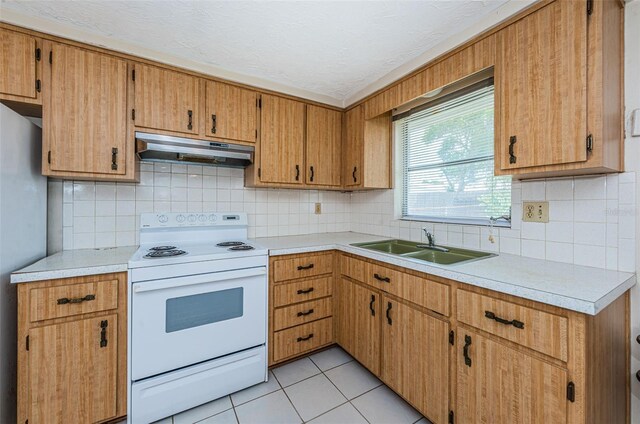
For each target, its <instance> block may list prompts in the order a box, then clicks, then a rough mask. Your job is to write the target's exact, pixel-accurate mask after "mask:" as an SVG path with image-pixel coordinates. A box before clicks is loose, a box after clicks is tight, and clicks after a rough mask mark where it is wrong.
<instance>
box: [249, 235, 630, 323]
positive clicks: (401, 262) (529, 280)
mask: <svg viewBox="0 0 640 424" xmlns="http://www.w3.org/2000/svg"><path fill="white" fill-rule="evenodd" d="M388 239H389V238H388V237H381V236H372V235H368V234H359V233H325V234H312V235H303V236H286V237H265V238H259V239H256V242H258V243H260V244H262V245H263V246H265V247H266V248H268V249H269V255H270V256H278V255H288V254H294V253H307V252H314V251H322V250H330V249H335V250H339V251H342V252H346V253H352V254H354V255H360V256H364V257H366V258H369V259H373V260H377V261H381V262H386V263H388V264H392V265H397V266H400V267H404V268H409V269H412V270H415V271H419V272H424V273H426V274H431V275H435V276H438V277H442V278H448V279H451V280H456V281H460V282H462V283H467V284H470V285H473V286H477V287H482V288H486V289H489V290H495V291H498V292H501V293H506V294H510V295H513V296H518V297H522V298H525V299H530V300H535V301H537V302H542V303H546V304H549V305H554V306H558V307H561V308H565V309H570V310H573V311H576V312H582V313H585V314H589V315H596V314H597V313H598V312H600V311H601V310H603V309H604V308H605V307H607V306H608V305H609V304H610V303H612V302H613V301H614V300H615V299H617V298H618V297H620V296H621V295H622V294H623V293H625V292H626V291H627V290H629V289H630V288H631V287H633V286H634V285H635V284H636V275H635V274H633V273H628V272H619V271H611V270H605V269H600V268H593V267H586V266H580V265H573V264H566V263H561V262H552V261H545V260H541V259H532V258H525V257H522V256H516V255H508V254H503V253H501V254H500V255H498V256H494V257H491V258H487V259H482V260H478V261H473V262H467V263H461V264H459V265H438V264H432V263H428V262H424V261H421V260H418V259H409V258H402V257H399V256H396V255H392V254H386V253H382V252H375V251H372V250H367V249H363V248H360V247H355V246H351V244H352V243H361V242H367V241H377V240H388Z"/></svg>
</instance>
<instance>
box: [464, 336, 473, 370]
mask: <svg viewBox="0 0 640 424" xmlns="http://www.w3.org/2000/svg"><path fill="white" fill-rule="evenodd" d="M469 346H471V336H467V335H466V334H465V336H464V347H463V348H462V355H463V356H464V364H465V365H466V366H468V367H470V366H471V357H470V356H469Z"/></svg>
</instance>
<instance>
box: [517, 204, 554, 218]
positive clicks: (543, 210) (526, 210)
mask: <svg viewBox="0 0 640 424" xmlns="http://www.w3.org/2000/svg"><path fill="white" fill-rule="evenodd" d="M522 220H523V221H524V222H549V202H523V204H522Z"/></svg>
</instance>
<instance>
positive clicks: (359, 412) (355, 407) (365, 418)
mask: <svg viewBox="0 0 640 424" xmlns="http://www.w3.org/2000/svg"><path fill="white" fill-rule="evenodd" d="M354 399H355V398H354ZM349 404H350V405H351V406H353V409H355V410H356V411H357V412H358V414H360V416H361V417H362V418H364V420H365V421H366V422H368V423H369V424H371V421H369V420H368V419H367V417H365V416H364V414H363V413H362V412H361V411H360V410H359V409H358V407H357V406H355V405H354V404H353V403H352V402H351V401H349Z"/></svg>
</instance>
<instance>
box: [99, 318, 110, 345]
mask: <svg viewBox="0 0 640 424" xmlns="http://www.w3.org/2000/svg"><path fill="white" fill-rule="evenodd" d="M108 326H109V321H108V320H106V319H105V320H104V321H100V347H107V327H108Z"/></svg>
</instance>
